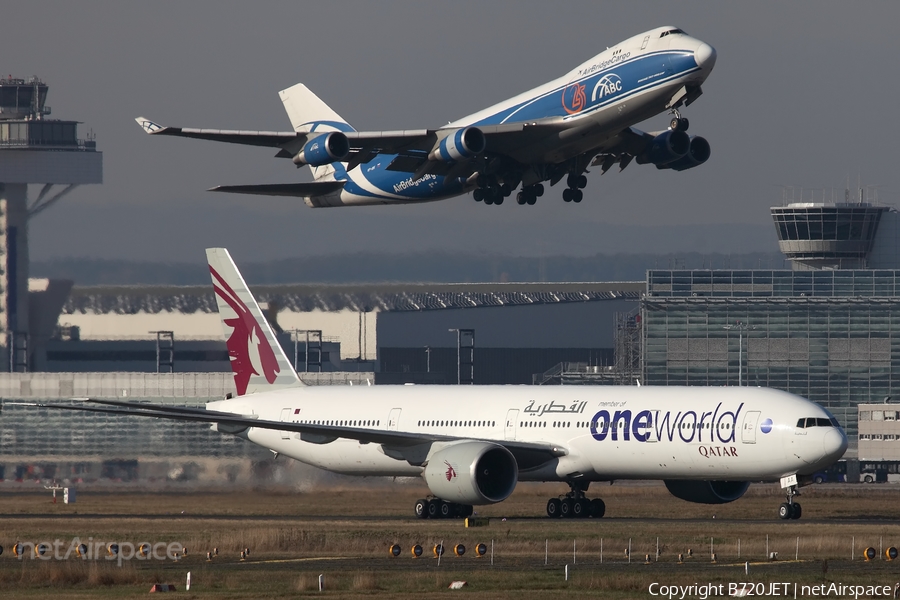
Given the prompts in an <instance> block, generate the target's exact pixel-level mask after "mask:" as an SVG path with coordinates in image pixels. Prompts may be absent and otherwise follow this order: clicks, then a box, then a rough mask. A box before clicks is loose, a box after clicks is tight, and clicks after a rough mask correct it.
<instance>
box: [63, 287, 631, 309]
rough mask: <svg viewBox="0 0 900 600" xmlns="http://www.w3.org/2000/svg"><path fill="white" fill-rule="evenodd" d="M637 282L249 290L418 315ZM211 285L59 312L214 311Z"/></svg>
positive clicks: (136, 292)
mask: <svg viewBox="0 0 900 600" xmlns="http://www.w3.org/2000/svg"><path fill="white" fill-rule="evenodd" d="M645 289H646V284H645V283H644V282H643V281H617V282H602V283H433V284H432V283H382V284H352V285H326V284H287V285H259V286H252V287H251V291H252V292H253V294H254V296H255V297H256V298H257V299H258V300H259V301H260V302H267V303H270V304H271V303H274V304H276V305H277V306H278V308H279V309H280V310H283V309H289V310H294V311H298V312H308V311H313V310H324V311H341V310H352V311H372V310H378V311H421V310H441V309H450V308H476V307H485V306H527V305H533V304H560V303H566V302H596V301H602V300H618V299H630V300H638V299H639V298H640V297H641V295H642V294H643V292H644V290H645ZM216 310H217V309H216V302H215V297H214V295H213V292H212V288H211V286H85V287H75V288H72V292H71V294H70V295H69V299H68V301H67V302H66V304H65V306H64V308H63V313H64V314H72V313H88V312H92V313H97V314H103V313H118V314H135V313H138V312H147V313H158V312H162V311H170V312H182V313H194V312H206V313H211V312H216Z"/></svg>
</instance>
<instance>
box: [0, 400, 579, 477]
mask: <svg viewBox="0 0 900 600" xmlns="http://www.w3.org/2000/svg"><path fill="white" fill-rule="evenodd" d="M9 404H10V405H13V406H31V407H34V408H49V409H56V410H74V411H81V412H96V413H104V414H112V415H119V416H128V417H154V418H162V419H173V420H176V421H192V422H195V423H198V422H199V423H210V424H212V423H215V424H216V425H217V426H218V427H219V429H220V430H221V431H223V432H226V433H236V432H239V431H241V430H243V429H246V428H248V427H258V428H260V429H273V430H278V431H290V432H293V433H298V434H300V439H301V440H303V441H305V442H309V443H312V444H328V443H331V442H333V441H335V440H337V439H338V438H344V439H350V440H357V441H359V442H361V443H363V444H382V445H385V446H393V447H406V446H418V445H422V444H430V443H432V442H451V441H460V440H472V439H476V438H472V437H459V436H452V435H438V434H428V435H423V434H418V433H408V432H403V431H390V430H384V429H370V428H365V427H340V426H332V425H313V424H310V423H293V422H289V421H269V420H266V419H260V418H259V417H258V416H257V415H238V414H235V413H229V412H220V411H214V410H207V409H203V408H190V407H181V406H164V405H155V404H147V403H142V402H126V401H118V400H100V399H93V398H84V399H81V400H80V401H79V402H78V403H77V404H61V403H39V402H10V403H9ZM94 405H97V406H94ZM492 442H493V443H497V444H500V445H502V446H504V447H506V448H507V449H508V450H509V451H510V452H511V453H512V455H513V456H515V458H516V462H517V463H518V464H519V468H521V469H528V468H532V467H535V466H538V465H541V464H543V463H545V462H547V461H550V460H552V459H554V458H558V457H560V456H565V455H566V454H568V452H567V450H566V449H565V448H562V447H559V446H556V445H552V444H540V443H534V442H521V441H510V440H507V441H497V440H492Z"/></svg>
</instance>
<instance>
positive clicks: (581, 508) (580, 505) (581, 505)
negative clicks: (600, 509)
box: [572, 498, 591, 519]
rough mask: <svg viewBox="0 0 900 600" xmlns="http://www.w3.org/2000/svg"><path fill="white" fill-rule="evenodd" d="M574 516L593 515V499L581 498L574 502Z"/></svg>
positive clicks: (585, 516) (586, 516)
mask: <svg viewBox="0 0 900 600" xmlns="http://www.w3.org/2000/svg"><path fill="white" fill-rule="evenodd" d="M572 516H573V517H574V518H576V519H587V518H588V517H589V516H591V501H590V500H588V499H587V498H579V499H578V500H575V501H574V502H573V503H572Z"/></svg>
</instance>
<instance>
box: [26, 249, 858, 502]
mask: <svg viewBox="0 0 900 600" xmlns="http://www.w3.org/2000/svg"><path fill="white" fill-rule="evenodd" d="M207 258H208V260H209V270H210V274H211V275H212V281H213V286H214V289H215V294H216V300H217V302H218V307H219V313H220V315H221V318H222V323H223V327H224V331H225V337H226V339H227V346H228V354H229V357H230V359H231V366H232V370H233V372H234V382H235V389H236V391H237V395H236V396H234V397H232V396H231V394H229V398H227V399H224V400H218V401H215V402H210V403H209V404H207V406H206V409H199V408H197V409H195V408H178V407H171V406H156V405H150V404H144V403H137V402H120V401H115V400H88V401H86V402H81V403H79V404H78V405H77V406H71V405H42V406H49V407H55V408H68V409H74V410H89V411H96V412H110V413H114V414H127V415H140V416H148V417H161V418H169V419H180V420H186V421H200V422H209V423H212V424H213V428H214V429H215V430H217V431H219V432H221V433H225V434H232V435H237V436H238V437H241V438H244V439H246V440H249V441H251V442H253V443H255V444H258V445H260V446H263V447H265V448H268V449H270V450H272V451H273V452H275V453H276V454H283V455H285V456H289V457H291V458H294V459H296V460H299V461H301V462H304V463H307V464H310V465H315V466H317V467H320V468H322V469H326V470H328V471H333V472H336V473H345V474H349V475H370V476H372V475H382V476H420V477H422V478H423V479H424V480H425V483H426V484H427V486H428V488H429V490H430V491H431V493H432V494H433V497H430V498H427V499H422V500H419V501H418V502H417V503H416V507H415V513H416V515H417V516H419V517H421V518H426V517H431V518H438V517H453V516H468V515H470V514H471V513H472V505H476V504H478V505H481V504H493V503H497V502H502V501H503V500H505V499H506V498H508V497H509V495H510V494H512V492H513V490H514V489H515V487H516V483H517V482H519V481H558V482H564V483H566V484H568V485H569V487H570V488H571V491H570V492H569V493H567V494H565V495H563V496H561V497H558V498H551V499H550V500H549V501H548V503H547V514H548V515H549V516H551V517H555V516H567V517H587V516H593V517H601V516H603V514H604V512H605V507H604V504H603V501H602V500H600V499H598V498H595V499H593V500H588V499H587V498H586V496H585V493H586V492H587V490H588V486H589V484H590V483H591V482H595V481H613V480H616V479H657V480H663V481H664V482H665V484H666V487H667V488H668V489H669V491H670V492H671V493H672V494H673V495H675V496H676V497H678V498H681V499H683V500H687V501H690V502H701V503H709V504H719V503H725V502H732V501H734V500H737V499H738V498H740V497H741V496H742V495H743V494H744V492H746V491H747V488H748V487H749V485H750V482H751V481H780V482H781V485H782V488H784V490H785V493H786V496H787V502H785V503H784V504H782V505H781V507H780V509H779V515H780V516H781V518H783V519H789V518H793V519H796V518H799V517H800V510H801V509H800V504H799V503H797V502H794V496H795V495H796V494H797V493H798V489H799V486H800V485H802V484H805V483H807V482H809V480H810V478H811V476H812V474H813V473H815V472H816V471H819V470H821V469H823V468H824V467H826V466H828V465H830V464H832V463H833V462H835V461H836V460H838V459H839V458H840V457H841V456H842V455H843V453H844V451H845V450H846V449H847V437H846V436H845V435H844V431H843V430H842V429H841V427H840V425H839V424H838V422H837V420H836V419H835V418H834V417H833V416H832V415H831V414H829V413H828V412H827V411H826V410H824V409H823V408H821V407H820V406H818V405H816V404H813V403H812V402H809V401H808V400H805V399H803V398H801V397H799V396H795V395H793V394H789V393H787V392H782V391H778V390H773V389H766V388H750V387H723V388H710V387H649V386H644V387H637V386H635V387H631V386H621V387H619V386H533V387H532V386H466V385H462V386H458V385H450V386H428V385H425V386H409V385H408V386H362V387H360V386H354V387H340V386H319V387H307V386H304V385H303V384H302V383H301V381H300V380H299V379H298V377H297V374H296V373H295V372H294V370H293V369H292V368H291V364H290V363H289V362H288V359H287V357H286V356H285V354H284V352H283V351H282V349H281V347H280V346H279V344H278V342H277V340H276V339H275V336H274V334H273V333H272V330H271V329H270V328H269V325H268V323H267V322H266V321H265V319H264V318H263V316H262V312H261V311H260V309H259V306H258V305H257V303H256V301H255V300H254V298H253V296H252V295H251V294H250V291H249V290H248V288H247V285H246V284H245V283H244V280H243V278H242V277H241V275H240V273H239V272H238V270H237V267H236V266H235V264H234V262H233V261H232V260H231V257H230V256H229V254H228V251H227V250H225V249H222V248H218V249H209V250H207Z"/></svg>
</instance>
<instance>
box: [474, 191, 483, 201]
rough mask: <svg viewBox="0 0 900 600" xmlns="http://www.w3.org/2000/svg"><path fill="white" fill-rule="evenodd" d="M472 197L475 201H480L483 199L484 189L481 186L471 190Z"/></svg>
mask: <svg viewBox="0 0 900 600" xmlns="http://www.w3.org/2000/svg"><path fill="white" fill-rule="evenodd" d="M472 197H473V198H475V202H481V201H482V200H484V190H483V189H481V188H478V189H476V190H475V191H474V192H472Z"/></svg>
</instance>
